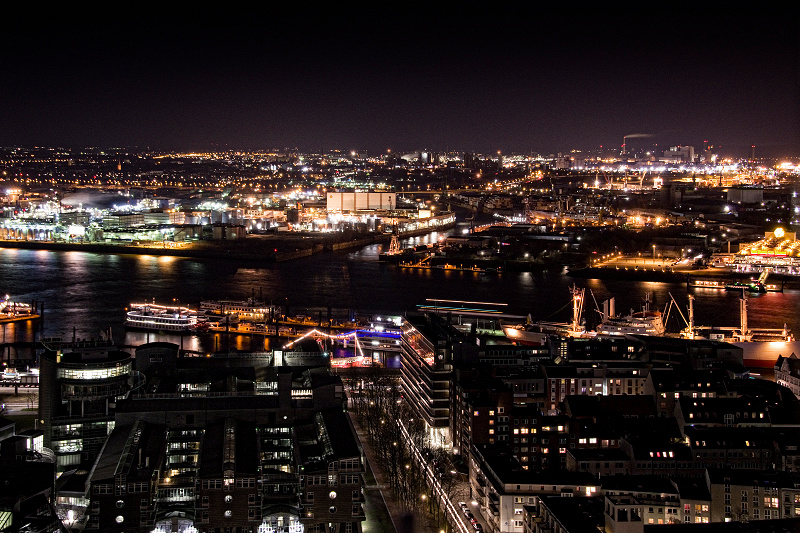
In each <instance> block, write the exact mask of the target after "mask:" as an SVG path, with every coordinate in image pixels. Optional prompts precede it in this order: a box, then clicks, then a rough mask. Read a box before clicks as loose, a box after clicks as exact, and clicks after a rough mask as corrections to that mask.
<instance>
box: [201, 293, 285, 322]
mask: <svg viewBox="0 0 800 533" xmlns="http://www.w3.org/2000/svg"><path fill="white" fill-rule="evenodd" d="M271 309H273V310H274V311H275V313H278V312H279V308H278V307H277V306H272V305H270V304H268V303H265V302H261V301H258V300H255V299H253V298H248V299H247V300H203V301H201V302H200V311H201V312H202V313H205V314H207V315H228V316H231V317H235V318H237V319H242V320H256V321H259V320H266V319H268V318H270V310H271Z"/></svg>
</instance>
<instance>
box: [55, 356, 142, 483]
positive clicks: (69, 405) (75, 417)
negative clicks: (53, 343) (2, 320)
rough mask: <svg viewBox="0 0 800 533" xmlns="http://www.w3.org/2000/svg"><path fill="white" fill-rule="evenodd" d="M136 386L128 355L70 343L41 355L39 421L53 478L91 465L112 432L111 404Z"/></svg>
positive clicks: (139, 381)
mask: <svg viewBox="0 0 800 533" xmlns="http://www.w3.org/2000/svg"><path fill="white" fill-rule="evenodd" d="M142 383H143V381H142V379H141V375H140V374H139V373H138V372H136V371H135V370H133V361H132V358H131V355H130V354H128V353H125V352H121V351H118V350H117V349H116V348H114V347H113V346H112V345H110V344H109V343H105V342H93V341H86V342H74V343H70V344H68V345H63V346H60V347H53V349H50V350H46V351H45V352H44V353H43V354H42V356H41V358H40V373H39V418H40V419H41V420H42V424H43V426H42V427H43V430H44V447H45V448H49V449H51V450H53V452H55V456H56V468H57V469H58V471H59V472H63V471H64V470H67V469H69V468H74V467H76V466H77V465H80V464H87V465H90V464H91V463H92V462H93V461H94V459H95V458H96V457H97V455H98V454H99V453H100V449H101V448H102V447H103V444H104V443H105V441H106V439H107V438H108V435H109V433H111V431H112V430H113V429H114V411H115V408H116V405H117V402H118V401H121V400H123V399H125V398H126V397H127V395H128V394H129V393H130V391H131V390H133V389H134V388H136V387H137V386H139V385H141V384H142Z"/></svg>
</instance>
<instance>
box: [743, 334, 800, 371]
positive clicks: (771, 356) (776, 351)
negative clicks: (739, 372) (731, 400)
mask: <svg viewBox="0 0 800 533" xmlns="http://www.w3.org/2000/svg"><path fill="white" fill-rule="evenodd" d="M730 344H733V345H734V346H738V347H740V348H741V349H742V359H743V360H744V366H747V367H758V368H773V367H774V366H775V362H776V361H777V360H778V356H783V357H789V356H790V355H792V354H793V353H794V354H795V355H797V356H800V341H795V340H792V341H784V340H775V341H749V342H730Z"/></svg>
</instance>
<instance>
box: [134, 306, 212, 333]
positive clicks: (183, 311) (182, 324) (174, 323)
mask: <svg viewBox="0 0 800 533" xmlns="http://www.w3.org/2000/svg"><path fill="white" fill-rule="evenodd" d="M196 325H197V311H194V310H192V309H189V308H188V307H180V306H166V305H157V304H155V303H152V304H150V303H132V304H131V306H130V310H128V312H127V313H126V315H125V326H127V327H129V328H134V329H144V330H150V331H165V332H166V331H172V332H179V333H185V332H189V331H192V330H194V329H195V327H196Z"/></svg>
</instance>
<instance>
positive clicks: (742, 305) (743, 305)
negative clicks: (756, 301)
mask: <svg viewBox="0 0 800 533" xmlns="http://www.w3.org/2000/svg"><path fill="white" fill-rule="evenodd" d="M739 320H740V322H741V326H742V339H744V340H746V339H747V337H748V332H749V330H748V328H747V298H746V297H745V292H744V291H742V298H741V299H740V300H739Z"/></svg>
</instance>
